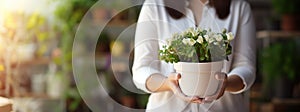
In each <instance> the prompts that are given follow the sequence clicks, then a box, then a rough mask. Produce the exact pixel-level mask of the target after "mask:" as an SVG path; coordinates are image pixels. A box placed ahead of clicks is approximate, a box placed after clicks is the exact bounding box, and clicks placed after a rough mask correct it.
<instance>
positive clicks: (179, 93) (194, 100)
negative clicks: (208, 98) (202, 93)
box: [175, 88, 203, 103]
mask: <svg viewBox="0 0 300 112" xmlns="http://www.w3.org/2000/svg"><path fill="white" fill-rule="evenodd" d="M176 91H177V92H176V93H175V95H176V96H178V97H179V98H181V99H182V100H184V101H186V102H191V103H202V100H203V99H202V98H199V97H197V96H186V95H185V94H183V93H182V91H181V90H180V88H177V90H176Z"/></svg>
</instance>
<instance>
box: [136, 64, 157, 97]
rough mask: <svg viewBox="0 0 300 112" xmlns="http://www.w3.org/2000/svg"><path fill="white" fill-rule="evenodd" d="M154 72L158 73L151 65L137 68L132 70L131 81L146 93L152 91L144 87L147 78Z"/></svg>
mask: <svg viewBox="0 0 300 112" xmlns="http://www.w3.org/2000/svg"><path fill="white" fill-rule="evenodd" d="M155 73H160V72H159V71H158V70H156V69H153V68H151V67H142V68H139V69H138V70H133V83H134V84H135V86H136V87H137V88H138V89H141V90H143V91H145V92H147V93H152V92H151V91H149V89H148V88H147V87H146V82H147V79H148V78H149V77H150V76H151V75H152V74H155Z"/></svg>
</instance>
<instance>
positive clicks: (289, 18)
mask: <svg viewBox="0 0 300 112" xmlns="http://www.w3.org/2000/svg"><path fill="white" fill-rule="evenodd" d="M272 5H273V8H274V10H275V11H276V12H277V13H279V14H281V29H282V30H285V31H294V30H299V27H298V25H299V19H300V15H299V14H300V9H299V8H298V7H299V5H300V1H299V0H272Z"/></svg>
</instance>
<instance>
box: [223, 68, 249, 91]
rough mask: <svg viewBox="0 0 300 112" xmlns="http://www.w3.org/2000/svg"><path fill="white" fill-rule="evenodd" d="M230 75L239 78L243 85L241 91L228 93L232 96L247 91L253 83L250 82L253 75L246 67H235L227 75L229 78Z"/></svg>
mask: <svg viewBox="0 0 300 112" xmlns="http://www.w3.org/2000/svg"><path fill="white" fill-rule="evenodd" d="M231 75H237V76H239V77H240V78H241V79H242V81H243V84H244V88H243V89H241V90H239V91H236V92H230V93H232V94H239V93H242V92H244V91H246V90H248V89H249V88H250V87H251V85H252V83H253V81H252V78H253V77H252V75H253V73H252V72H251V70H250V68H248V67H245V66H243V67H236V68H234V69H233V70H232V71H231V72H230V73H229V74H228V76H231Z"/></svg>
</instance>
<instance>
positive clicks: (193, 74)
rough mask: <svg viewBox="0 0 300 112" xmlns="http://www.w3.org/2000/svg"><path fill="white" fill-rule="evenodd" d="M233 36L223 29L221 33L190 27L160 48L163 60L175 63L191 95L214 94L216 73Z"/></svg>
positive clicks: (228, 49)
mask: <svg viewBox="0 0 300 112" xmlns="http://www.w3.org/2000/svg"><path fill="white" fill-rule="evenodd" d="M233 38H234V36H233V34H232V33H231V32H229V33H227V31H226V29H224V30H223V31H222V32H220V33H215V32H211V30H209V29H208V30H205V29H201V28H189V29H188V30H186V31H184V32H182V33H180V34H179V33H175V34H173V36H172V37H171V38H170V39H168V40H167V45H164V46H163V49H162V50H160V51H159V52H160V59H161V60H164V61H166V62H169V63H174V68H175V70H176V72H178V73H181V79H180V80H179V86H180V88H181V89H182V91H183V93H185V94H186V95H190V96H199V97H206V96H212V95H215V94H216V92H217V90H218V87H219V83H218V82H219V81H217V80H216V79H215V74H216V73H217V72H221V70H222V68H223V60H225V59H228V55H230V54H231V50H232V47H231V45H230V41H231V40H233Z"/></svg>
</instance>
